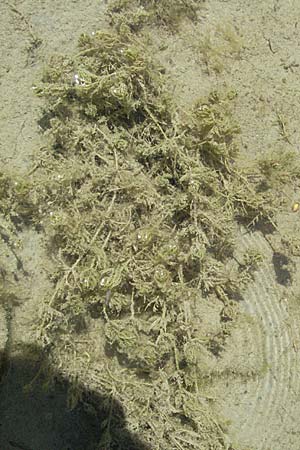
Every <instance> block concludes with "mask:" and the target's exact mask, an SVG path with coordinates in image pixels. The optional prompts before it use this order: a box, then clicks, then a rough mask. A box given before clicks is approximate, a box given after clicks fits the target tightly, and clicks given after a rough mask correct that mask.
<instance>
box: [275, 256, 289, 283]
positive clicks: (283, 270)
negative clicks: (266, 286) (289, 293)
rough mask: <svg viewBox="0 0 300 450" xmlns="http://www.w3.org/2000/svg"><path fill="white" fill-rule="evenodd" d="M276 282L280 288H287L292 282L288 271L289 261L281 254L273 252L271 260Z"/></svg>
mask: <svg viewBox="0 0 300 450" xmlns="http://www.w3.org/2000/svg"><path fill="white" fill-rule="evenodd" d="M272 262H273V266H274V270H275V274H276V281H277V283H279V284H281V285H282V286H288V285H289V284H290V283H291V281H292V276H291V272H290V270H289V269H288V264H289V259H288V257H287V256H285V255H284V254H283V253H279V252H274V253H273V258H272Z"/></svg>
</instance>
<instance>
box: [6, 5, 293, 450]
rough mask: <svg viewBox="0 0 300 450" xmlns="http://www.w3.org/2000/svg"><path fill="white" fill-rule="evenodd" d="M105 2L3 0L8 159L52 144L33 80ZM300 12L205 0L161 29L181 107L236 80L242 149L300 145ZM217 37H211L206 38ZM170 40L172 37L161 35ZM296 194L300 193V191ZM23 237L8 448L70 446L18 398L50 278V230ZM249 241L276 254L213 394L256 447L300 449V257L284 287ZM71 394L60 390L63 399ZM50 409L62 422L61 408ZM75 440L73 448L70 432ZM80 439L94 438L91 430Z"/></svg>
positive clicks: (28, 162)
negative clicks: (186, 21) (31, 430)
mask: <svg viewBox="0 0 300 450" xmlns="http://www.w3.org/2000/svg"><path fill="white" fill-rule="evenodd" d="M16 5H17V6H16ZM104 8H105V4H104V2H103V1H96V0H87V1H84V0H67V1H66V2H61V1H59V0H54V1H53V0H51V1H50V0H39V1H36V0H23V1H22V0H20V1H18V2H16V3H13V2H12V1H11V2H9V1H2V2H1V4H0V59H1V65H0V100H1V101H0V124H1V126H0V161H1V167H2V168H3V167H4V168H5V169H8V170H10V171H13V170H15V169H18V170H20V171H22V172H23V173H26V171H27V170H29V168H30V167H31V166H32V165H33V164H34V156H35V155H36V154H37V152H38V151H39V148H40V146H42V145H43V137H42V135H41V134H40V132H39V126H38V120H39V118H40V116H41V112H42V108H43V105H42V103H41V101H40V100H39V99H37V98H36V97H35V95H34V92H33V89H32V87H33V86H34V84H35V83H36V82H37V81H38V80H39V78H40V76H41V73H42V70H43V66H44V64H45V63H46V62H47V59H48V57H49V55H50V54H52V53H53V52H63V53H68V52H72V51H73V50H74V49H75V46H76V41H77V38H78V37H79V35H80V33H82V32H87V33H91V32H92V31H94V30H97V29H101V28H103V27H105V26H107V25H106V24H105V20H104V15H103V11H104ZM297 17H300V2H299V1H298V0H290V1H287V0H264V1H261V0H251V1H250V0H227V1H225V0H223V1H222V0H207V2H206V4H205V6H204V8H203V10H202V11H201V14H200V21H199V24H197V25H193V26H191V25H185V26H183V28H182V30H181V32H180V33H179V34H178V35H176V36H170V35H166V33H165V32H162V35H161V36H157V38H156V41H157V42H156V44H157V47H158V48H159V49H160V50H159V51H158V57H159V58H160V60H161V61H162V62H163V63H164V64H165V66H166V67H167V69H168V73H169V74H170V76H171V78H172V80H173V84H174V96H175V98H177V100H178V106H179V107H180V108H185V107H187V106H188V105H190V104H191V103H192V102H193V101H194V100H195V99H196V98H197V97H198V96H201V95H204V94H206V93H207V92H209V90H211V89H214V88H216V87H220V86H221V87H227V88H231V89H234V90H235V91H236V93H237V99H236V107H235V114H236V116H237V118H238V121H239V123H240V126H241V129H242V132H241V137H240V146H241V151H242V152H247V154H250V155H251V154H253V155H256V154H258V153H263V152H264V151H266V150H268V149H271V148H293V149H296V150H297V151H300V148H299V142H300V134H299V133H300V130H299V126H298V117H299V115H300V101H299V100H300V81H299V80H300V78H299V71H300V54H299V51H298V48H299V39H300V23H299V24H298V21H297ZM208 37H209V38H210V42H212V43H213V44H214V45H213V47H210V46H209V45H208V44H207V42H208V41H207V39H208ZM37 38H38V39H40V40H41V45H40V46H38V47H37V48H35V46H33V45H32V43H33V39H37ZM162 39H163V42H164V45H163V46H161V45H160V43H161V41H162ZM205 43H206V44H205ZM213 48H214V49H215V48H217V51H215V50H212V49H213ZM282 124H283V125H284V127H283V128H282ZM290 195H291V203H292V200H293V199H294V198H295V199H297V198H298V197H297V196H298V195H299V193H298V192H295V193H291V194H290ZM297 220H298V221H299V215H297V214H296V215H293V214H292V213H291V212H290V211H287V212H286V215H284V217H283V218H282V226H284V227H293V226H294V225H295V222H296V221H297ZM20 237H21V239H22V241H23V250H22V257H23V260H24V264H25V266H26V270H27V272H28V274H29V276H25V275H24V274H23V275H22V274H18V276H19V279H20V280H21V281H22V285H24V293H23V294H22V295H21V303H20V304H19V305H18V306H14V308H13V311H12V314H11V316H12V322H11V329H10V333H11V342H10V347H11V354H12V357H13V358H14V359H13V361H14V362H13V363H12V367H11V369H10V373H11V374H15V381H14V382H11V383H9V382H6V384H4V387H2V390H1V392H0V394H1V399H2V415H0V417H1V420H0V423H1V424H2V425H1V427H0V448H3V449H4V448H5V450H10V449H11V450H12V449H15V448H21V449H28V448H29V449H30V450H35V449H36V450H38V449H41V448H43V449H46V448H48V449H49V450H53V449H54V448H55V449H60V448H61V449H63V448H64V449H66V448H67V447H66V445H67V444H66V442H63V440H62V441H61V442H56V443H55V442H53V441H51V442H50V441H49V442H48V443H47V442H46V443H45V441H43V440H42V437H41V436H38V431H37V435H36V437H35V439H32V438H30V436H29V435H28V433H27V432H26V429H25V427H24V426H23V427H22V426H21V416H22V412H20V411H16V410H14V409H13V408H12V404H13V402H17V398H18V396H19V395H21V394H20V392H19V389H20V386H19V384H18V380H19V378H20V373H22V371H24V367H26V364H25V365H24V362H20V355H18V344H19V343H20V342H22V343H25V344H26V345H28V346H30V345H33V344H34V342H35V334H34V331H33V330H34V324H35V321H36V320H37V317H38V309H39V305H40V301H41V298H42V293H43V291H44V290H45V289H46V288H47V282H46V267H45V263H44V250H43V245H42V240H41V237H40V236H38V235H36V234H35V233H33V232H30V231H26V232H24V233H23V235H22V236H20ZM249 244H254V245H255V246H256V247H258V248H260V249H261V250H262V251H263V253H264V254H265V255H266V259H265V262H264V265H263V267H261V269H260V271H259V272H258V273H257V276H256V279H255V282H254V283H253V284H252V285H251V286H249V289H248V291H247V292H246V294H245V298H244V302H243V308H244V310H245V312H246V313H247V314H248V316H249V317H251V318H252V319H253V320H252V322H251V320H249V322H248V324H245V323H244V324H243V326H240V327H237V329H236V330H235V332H234V333H233V334H232V336H231V338H230V340H229V342H228V345H227V350H226V352H225V355H224V359H223V362H222V367H221V368H220V367H219V371H220V372H221V373H223V374H224V375H223V377H219V379H218V381H216V382H215V384H214V385H213V386H212V393H211V394H212V396H213V397H214V398H216V399H218V401H216V403H215V408H216V410H217V412H218V413H219V414H222V416H224V418H225V419H226V420H227V421H228V423H229V435H230V440H231V441H233V442H236V443H237V444H238V445H241V446H243V447H244V448H249V449H250V448H251V449H253V450H282V449H284V448H286V449H289V450H298V449H299V437H300V436H299V434H300V431H299V430H300V400H299V399H300V396H299V394H300V381H299V380H300V379H299V376H298V373H299V369H300V358H299V352H300V335H299V331H298V330H299V327H300V314H299V312H298V310H299V305H297V304H296V302H295V301H294V300H293V298H292V295H291V294H292V293H293V292H298V291H299V287H298V286H297V279H298V280H299V271H300V265H299V261H298V260H297V259H295V261H294V267H295V269H294V274H293V275H292V284H291V286H290V285H288V286H285V285H284V283H283V282H282V280H280V277H279V276H278V267H277V268H276V264H275V263H276V261H275V262H274V254H273V250H272V249H271V247H270V245H269V243H268V242H267V241H266V240H265V239H264V237H263V236H262V235H261V234H260V233H254V234H253V235H244V236H242V235H241V238H240V248H241V250H242V249H243V248H246V247H247V246H248V245H249ZM6 254H8V260H9V264H10V266H11V268H12V269H11V270H12V272H14V273H15V274H17V268H16V264H15V262H14V261H13V258H11V255H10V256H9V251H8V249H7V248H5V244H2V246H1V255H2V256H4V255H6ZM0 315H1V317H0V328H1V329H0V350H1V346H2V347H3V346H4V345H5V342H6V339H7V328H6V327H7V319H9V318H7V317H5V316H6V315H7V314H6V312H5V310H4V309H3V308H2V307H1V306H0ZM261 366H264V368H265V370H264V375H263V376H261V377H253V379H250V378H248V379H247V381H245V375H246V374H247V373H250V372H251V371H254V372H255V368H257V367H261ZM31 370H32V369H31V368H30V370H29V371H28V372H30V373H31ZM28 377H29V375H28V376H27V378H28ZM64 395H65V394H64V392H61V391H59V393H58V394H57V399H59V402H61V401H62V398H63V397H64ZM56 406H57V405H55V404H54V405H53V406H52V407H51V408H52V411H51V410H50V412H49V411H48V413H49V414H50V415H51V414H53V411H55V407H56ZM3 408H5V411H6V413H5V414H6V415H5V414H3V411H4V410H3ZM18 414H19V415H18ZM43 414H47V411H46V410H45V411H43ZM65 414H67V413H65V412H64V413H61V418H62V423H64V420H66V422H68V421H69V419H70V418H68V417H67V418H66V416H65ZM76 414H77V416H76V417H73V418H72V420H73V422H72V423H74V424H75V425H74V426H76V423H77V422H76V420H79V419H80V418H82V417H83V416H81V412H80V411H77V413H76ZM13 415H15V416H16V417H18V419H17V420H16V425H17V426H18V427H19V429H20V430H21V431H20V435H18V437H17V438H12V437H11V436H10V435H9V432H10V431H6V432H3V430H4V428H5V424H7V423H9V420H10V421H11V420H12V416H13ZM47 417H48V416H47ZM48 419H49V417H48ZM48 419H47V418H46V420H48ZM32 420H33V421H34V418H32ZM49 420H50V422H51V420H52V422H51V423H52V425H53V420H54V419H53V417H52V419H51V418H50V419H49ZM84 420H88V419H84ZM79 421H80V420H79ZM53 427H54V428H55V425H53ZM55 429H56V428H55ZM6 430H8V428H7V427H6ZM63 432H64V433H65V434H66V431H64V430H60V431H59V433H63ZM67 434H68V433H67ZM95 439H96V436H95ZM70 442H71V443H70ZM131 442H133V438H132V441H131ZM68 445H69V447H68V448H70V449H71V448H72V449H75V446H74V444H72V440H71V438H70V437H69V443H68ZM81 445H82V446H85V447H84V448H88V447H87V444H86V442H85V441H84V442H82V444H81ZM141 445H142V444H140V443H138V440H136V441H135V443H134V444H132V448H139V449H141V448H142V446H141ZM134 446H135V447H134ZM76 448H77V447H76ZM78 448H79V447H78ZM81 448H83V447H81Z"/></svg>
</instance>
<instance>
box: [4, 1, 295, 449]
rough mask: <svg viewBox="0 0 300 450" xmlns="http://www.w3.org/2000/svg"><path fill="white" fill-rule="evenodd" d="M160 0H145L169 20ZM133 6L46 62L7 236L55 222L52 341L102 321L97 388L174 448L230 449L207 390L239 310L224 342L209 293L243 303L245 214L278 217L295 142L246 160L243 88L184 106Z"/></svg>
mask: <svg viewBox="0 0 300 450" xmlns="http://www.w3.org/2000/svg"><path fill="white" fill-rule="evenodd" d="M144 3H145V4H144ZM162 3H168V2H159V5H160V6H159V8H158V9H153V7H154V6H155V4H156V2H139V8H138V9H136V8H133V7H132V11H135V13H134V14H141V11H143V14H142V16H141V17H144V16H146V17H147V20H148V17H149V15H150V16H151V20H152V19H153V17H154V16H153V14H155V18H156V19H157V17H160V16H162V17H164V18H165V19H164V20H167V21H168V22H169V17H166V16H165V15H164V14H163V12H162V11H161V12H160V8H164V9H163V11H164V12H165V11H166V9H165V7H166V5H164V7H163V6H162V5H161V4H162ZM187 3H188V2H183V1H178V2H172V5H173V6H172V8H170V10H169V12H170V14H172V15H173V14H174V16H176V17H177V16H178V11H179V10H180V12H182V11H183V12H184V11H186V10H185V6H186V5H187ZM189 3H190V2H189ZM194 3H195V4H196V2H192V6H194ZM124 4H126V2H124V1H123V2H120V1H118V2H113V4H112V6H111V7H110V11H111V14H112V13H114V14H113V15H112V19H113V21H117V31H112V32H97V33H95V34H94V35H93V36H88V35H82V36H81V38H80V40H79V48H78V52H77V54H76V55H74V56H73V57H66V56H59V57H58V56H56V57H53V58H52V60H51V62H50V64H49V67H48V68H47V69H46V70H45V73H44V76H43V80H42V83H41V84H40V85H39V86H37V87H36V92H37V94H38V95H39V96H41V97H43V98H45V99H46V104H47V108H46V111H45V114H44V116H43V118H42V119H41V122H40V123H41V125H42V127H43V129H44V131H45V134H46V136H47V139H48V145H47V146H46V148H44V149H42V152H41V159H40V161H38V163H37V165H36V167H35V170H34V171H32V173H31V175H30V177H29V178H28V179H27V180H26V181H24V179H20V181H19V180H18V181H17V182H12V178H11V177H9V176H7V175H5V174H2V175H1V178H0V208H1V213H2V216H3V220H4V222H3V224H4V223H5V224H6V225H2V224H1V229H0V230H1V235H2V236H3V234H4V233H7V234H8V233H13V229H14V227H15V226H16V225H17V226H21V224H22V222H24V223H25V224H26V226H36V227H37V228H38V229H39V230H40V231H43V232H44V233H45V237H46V239H47V246H48V251H49V255H50V256H51V258H52V260H53V263H54V267H55V270H53V272H52V273H51V280H52V282H53V292H52V295H51V296H50V297H47V298H46V299H44V300H43V301H44V303H45V307H44V312H43V317H42V322H41V324H40V329H39V331H40V337H41V341H42V342H43V345H44V346H45V347H46V348H49V349H50V348H51V346H52V345H55V346H57V347H58V346H59V345H65V343H66V342H71V340H72V339H73V337H72V336H76V335H78V334H82V333H83V334H84V332H85V329H86V327H87V326H88V323H89V321H90V320H101V321H103V324H104V325H103V326H104V333H105V346H106V350H107V353H108V354H109V356H107V361H106V363H105V364H104V365H103V366H102V369H101V373H100V372H99V373H98V375H97V386H98V387H99V388H101V389H102V390H103V391H106V392H107V393H110V394H113V395H114V396H116V397H117V398H118V399H119V400H120V401H121V402H122V403H123V405H124V407H125V409H126V411H127V415H128V422H129V424H130V426H131V427H132V429H133V431H134V430H139V433H140V434H141V435H142V437H143V438H144V439H145V441H146V442H148V443H149V444H150V445H151V446H152V448H157V449H158V448H159V449H162V450H167V449H170V448H174V449H180V450H182V449H186V450H187V449H189V450H191V449H199V448H203V449H207V450H208V449H224V448H231V449H233V446H231V447H228V446H227V447H226V445H225V444H226V442H225V439H226V438H225V434H224V431H225V428H224V426H223V425H221V424H220V423H221V422H219V421H217V420H216V419H215V418H214V416H213V415H212V413H211V409H210V405H209V402H208V401H207V398H205V394H204V392H203V391H202V387H203V386H204V385H205V383H208V382H209V381H210V379H211V378H212V377H213V370H212V364H211V361H213V360H214V358H216V356H219V355H220V354H221V352H222V345H224V342H225V341H226V335H228V333H230V327H231V326H233V325H232V323H233V322H234V321H233V319H232V317H229V316H228V315H225V316H224V317H223V319H222V317H221V318H220V320H223V322H224V323H225V324H224V327H223V331H224V335H223V336H219V337H218V339H211V338H209V337H208V336H206V335H205V331H204V330H201V326H200V324H199V323H197V321H195V318H196V319H197V317H198V316H197V311H198V306H197V305H198V304H199V303H200V302H203V301H208V300H209V299H210V298H212V297H214V298H218V299H219V300H220V302H222V304H223V305H224V308H225V307H226V308H227V309H228V308H229V309H230V307H231V308H237V306H236V299H238V298H240V297H241V295H242V291H243V289H244V287H245V286H246V285H247V283H248V282H249V281H250V280H251V278H252V276H253V272H254V271H255V270H256V268H257V266H258V264H259V262H260V260H261V255H260V254H259V253H257V252H256V251H255V250H253V249H249V251H248V252H247V253H246V254H245V256H244V261H243V262H240V263H239V264H236V265H234V266H232V261H234V259H233V253H234V248H235V239H234V236H235V230H236V227H237V226H239V225H244V226H248V227H249V228H251V227H254V226H257V225H259V224H266V223H267V224H271V226H272V227H275V228H276V219H275V217H276V213H277V211H278V209H279V208H281V207H282V202H283V200H282V196H281V195H280V192H281V189H282V186H283V185H284V184H285V183H287V182H291V180H292V181H294V180H296V179H297V177H298V174H299V170H298V167H299V162H298V160H296V155H294V154H292V153H291V152H289V153H288V154H287V155H286V156H285V157H283V155H278V154H272V155H267V156H266V157H264V159H262V160H259V161H255V162H251V164H250V163H248V161H245V160H243V161H241V160H240V158H239V152H238V147H237V144H236V136H237V134H238V133H239V127H238V125H237V123H236V122H235V120H234V118H233V117H232V114H231V112H230V110H231V104H232V102H234V98H235V94H234V93H233V92H212V93H211V94H210V95H209V96H208V98H205V99H199V100H198V101H197V103H196V104H195V105H194V107H193V109H192V110H191V111H187V112H186V113H184V114H179V113H177V112H176V111H175V107H174V106H173V102H172V98H171V97H170V95H169V93H168V92H167V91H166V87H165V77H166V74H165V71H164V69H163V68H162V67H159V66H158V65H157V64H156V63H155V61H154V60H153V57H152V56H151V52H149V50H148V49H147V48H146V47H145V45H144V44H143V43H142V41H141V40H138V39H137V37H136V36H135V35H134V34H132V33H131V31H130V29H134V27H133V26H129V25H128V23H127V24H126V27H123V26H119V25H118V24H119V23H120V20H121V19H120V17H121V16H120V15H119V13H120V14H121V12H122V14H123V9H122V8H123V6H124ZM130 4H131V2H130ZM142 7H143V9H142ZM118 8H119V10H120V11H119V13H118ZM177 9H178V11H177ZM132 11H131V7H130V14H132ZM153 11H155V13H154V12H153ZM191 11H193V8H192V9H190V10H189V13H190V12H191ZM122 17H123V16H122ZM126 17H127V18H128V16H126ZM135 17H136V16H135ZM122 20H123V19H122ZM170 20H171V19H170ZM171 22H172V20H171ZM296 166H297V170H296V169H295V167H296ZM5 227H7V228H8V229H7V230H6V231H5V230H4V228H5ZM229 267H231V269H230V270H229ZM89 364H92V362H90V361H89ZM99 367H100V366H99ZM103 426H104V424H103ZM105 439H106V441H105V442H102V443H100V444H99V448H115V447H114V443H113V436H109V428H108V429H107V430H106V434H105ZM107 439H108V440H107ZM108 442H109V444H108ZM105 445H106V447H104V446H105ZM108 445H110V447H107V446H108Z"/></svg>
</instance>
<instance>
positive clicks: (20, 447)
mask: <svg viewBox="0 0 300 450" xmlns="http://www.w3.org/2000/svg"><path fill="white" fill-rule="evenodd" d="M25 354H27V356H25ZM33 354H35V355H37V354H38V349H37V348H32V347H30V348H29V347H28V348H26V349H25V352H24V357H15V358H13V359H11V360H10V361H6V363H4V364H2V368H1V372H2V377H0V380H1V382H0V449H1V450H150V448H149V447H148V446H146V445H145V444H143V443H142V441H141V440H140V439H139V438H138V437H137V436H134V435H132V434H131V433H130V432H129V431H128V430H127V428H126V419H125V415H124V410H123V408H122V405H121V404H120V403H119V402H118V401H116V400H115V399H113V398H111V397H107V396H105V395H103V396H102V395H99V394H98V393H95V392H93V391H88V390H86V389H82V392H83V395H82V397H81V401H80V402H78V404H77V405H76V407H74V408H73V409H70V408H68V405H67V403H68V393H70V390H72V389H78V388H79V390H80V389H81V387H80V386H75V385H72V383H70V381H68V380H66V379H63V377H62V376H61V375H60V374H59V373H55V374H54V380H55V382H54V383H53V385H51V387H49V386H48V388H47V389H45V382H46V379H47V378H46V373H45V371H44V374H43V375H40V376H38V377H37V373H39V368H40V367H41V361H36V359H35V361H34V358H30V357H28V355H33ZM43 359H44V357H43ZM0 361H2V362H3V361H5V358H4V355H2V358H1V355H0ZM43 367H47V361H45V360H43ZM48 367H49V366H48ZM0 376H1V373H0Z"/></svg>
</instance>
